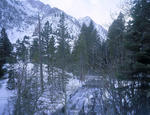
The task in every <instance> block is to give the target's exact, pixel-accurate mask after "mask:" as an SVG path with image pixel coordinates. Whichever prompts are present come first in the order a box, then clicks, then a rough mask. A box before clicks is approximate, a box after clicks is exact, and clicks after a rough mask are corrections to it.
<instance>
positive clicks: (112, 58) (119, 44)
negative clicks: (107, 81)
mask: <svg viewBox="0 0 150 115" xmlns="http://www.w3.org/2000/svg"><path fill="white" fill-rule="evenodd" d="M124 29H125V21H124V15H123V14H122V13H120V14H119V16H118V18H117V19H116V20H115V21H114V22H113V23H112V25H111V26H110V27H109V30H108V39H107V41H106V42H107V44H108V52H107V53H108V60H109V62H108V65H107V67H108V68H107V69H108V71H109V73H111V74H113V76H114V74H118V69H119V68H120V66H121V65H122V63H123V61H124V57H125V48H124Z"/></svg>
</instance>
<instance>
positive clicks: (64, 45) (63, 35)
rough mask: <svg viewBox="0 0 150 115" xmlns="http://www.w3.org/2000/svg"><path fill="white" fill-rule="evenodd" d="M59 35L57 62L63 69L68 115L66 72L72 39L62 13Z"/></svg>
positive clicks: (62, 77)
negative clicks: (69, 39)
mask: <svg viewBox="0 0 150 115" xmlns="http://www.w3.org/2000/svg"><path fill="white" fill-rule="evenodd" d="M57 32H58V33H57V35H58V47H57V52H56V55H57V62H58V66H59V67H60V68H61V70H62V71H61V81H62V83H61V84H62V91H63V92H64V94H65V107H64V108H65V115H67V113H66V112H67V111H66V110H67V105H66V104H67V94H66V81H67V77H66V75H65V70H66V69H67V65H68V62H69V58H70V46H69V43H68V41H67V40H68V38H70V36H69V34H68V33H67V28H66V26H65V15H64V13H62V14H61V15H60V21H59V25H58V30H57Z"/></svg>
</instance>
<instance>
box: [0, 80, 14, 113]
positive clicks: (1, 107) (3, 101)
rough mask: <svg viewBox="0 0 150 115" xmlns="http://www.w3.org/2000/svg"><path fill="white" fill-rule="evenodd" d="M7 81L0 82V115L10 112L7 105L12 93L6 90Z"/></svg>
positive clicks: (10, 108)
mask: <svg viewBox="0 0 150 115" xmlns="http://www.w3.org/2000/svg"><path fill="white" fill-rule="evenodd" d="M7 81H8V79H4V80H0V115H8V114H9V112H11V111H12V107H11V106H10V104H9V100H10V98H11V97H12V96H13V91H11V90H8V89H7Z"/></svg>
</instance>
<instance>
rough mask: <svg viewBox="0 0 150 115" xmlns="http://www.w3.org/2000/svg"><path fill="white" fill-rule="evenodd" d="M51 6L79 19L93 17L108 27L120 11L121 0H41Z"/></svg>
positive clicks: (98, 22)
mask: <svg viewBox="0 0 150 115" xmlns="http://www.w3.org/2000/svg"><path fill="white" fill-rule="evenodd" d="M41 1H43V2H44V3H45V4H49V5H50V6H51V7H57V8H59V9H61V10H63V11H65V12H66V13H67V14H69V15H71V16H73V17H75V18H77V19H79V18H82V17H85V16H89V17H91V18H92V19H93V20H94V21H95V22H96V23H97V24H101V25H102V26H105V27H106V28H107V26H108V25H110V24H111V23H112V20H113V19H112V17H114V15H117V14H116V12H119V9H120V4H121V0H41Z"/></svg>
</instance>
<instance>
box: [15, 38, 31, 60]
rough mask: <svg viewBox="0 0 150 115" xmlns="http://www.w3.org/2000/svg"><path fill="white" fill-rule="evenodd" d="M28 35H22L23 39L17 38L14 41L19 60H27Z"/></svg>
mask: <svg viewBox="0 0 150 115" xmlns="http://www.w3.org/2000/svg"><path fill="white" fill-rule="evenodd" d="M28 40H29V37H27V36H24V38H23V40H22V41H20V40H19V39H18V40H17V42H16V55H17V59H18V60H19V61H23V62H27V61H28V55H29V49H28V45H29V42H28Z"/></svg>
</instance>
